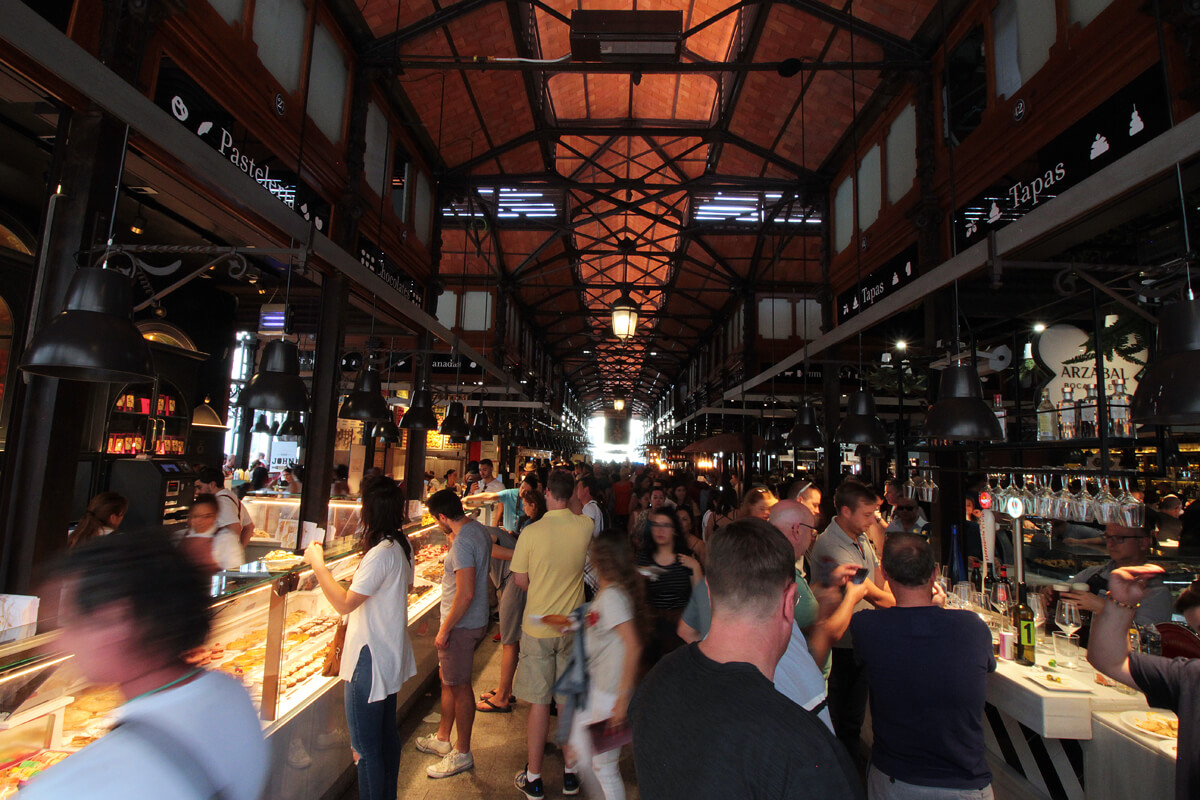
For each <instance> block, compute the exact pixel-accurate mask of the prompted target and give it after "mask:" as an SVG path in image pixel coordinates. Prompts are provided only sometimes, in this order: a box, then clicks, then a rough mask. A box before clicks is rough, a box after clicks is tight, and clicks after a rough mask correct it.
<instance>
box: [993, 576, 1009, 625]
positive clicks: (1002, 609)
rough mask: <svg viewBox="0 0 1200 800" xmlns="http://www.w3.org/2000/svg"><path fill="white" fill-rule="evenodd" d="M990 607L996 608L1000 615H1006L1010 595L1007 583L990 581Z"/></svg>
mask: <svg viewBox="0 0 1200 800" xmlns="http://www.w3.org/2000/svg"><path fill="white" fill-rule="evenodd" d="M989 599H990V600H991V603H992V608H994V609H995V610H996V613H998V614H999V615H1000V616H1002V617H1006V618H1007V617H1008V607H1009V602H1010V601H1011V599H1012V598H1011V597H1010V596H1009V591H1008V584H1006V583H1000V582H999V581H993V582H992V588H991V597H990V598H989Z"/></svg>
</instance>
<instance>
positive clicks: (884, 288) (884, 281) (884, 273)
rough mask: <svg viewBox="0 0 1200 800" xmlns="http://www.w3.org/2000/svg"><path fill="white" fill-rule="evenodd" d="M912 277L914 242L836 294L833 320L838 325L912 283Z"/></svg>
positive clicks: (915, 271)
mask: <svg viewBox="0 0 1200 800" xmlns="http://www.w3.org/2000/svg"><path fill="white" fill-rule="evenodd" d="M916 277H917V246H916V245H915V244H914V245H911V246H909V247H908V248H906V249H905V250H904V251H903V252H901V253H900V254H899V255H896V256H893V257H892V258H891V259H890V260H889V261H888V262H887V263H886V264H884V265H883V266H882V267H880V268H879V269H877V270H875V271H873V272H872V273H871V274H870V275H867V276H866V277H865V278H863V280H862V281H860V282H859V283H858V285H857V286H856V287H854V288H853V289H848V290H846V291H844V292H842V293H841V294H839V295H838V298H837V323H838V324H839V325H841V324H842V323H843V322H845V321H846V320H848V319H850V318H851V317H853V316H855V315H856V314H858V313H860V312H861V311H863V310H864V309H867V308H870V307H871V306H873V305H875V304H876V303H878V302H879V301H880V300H882V299H883V298H885V297H888V296H890V295H892V294H894V293H895V292H897V291H898V290H900V289H901V288H903V287H905V286H907V285H908V284H910V283H912V281H913V279H914V278H916Z"/></svg>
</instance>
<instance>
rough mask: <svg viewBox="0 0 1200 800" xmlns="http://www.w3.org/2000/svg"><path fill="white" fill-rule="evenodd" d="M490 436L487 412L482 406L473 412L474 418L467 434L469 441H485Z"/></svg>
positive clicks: (490, 427) (490, 430)
mask: <svg viewBox="0 0 1200 800" xmlns="http://www.w3.org/2000/svg"><path fill="white" fill-rule="evenodd" d="M491 438H492V426H491V424H490V423H489V421H488V415H487V412H486V411H484V410H483V409H482V408H481V409H479V410H478V411H476V412H475V419H474V420H472V421H471V432H470V433H468V434H467V441H469V442H486V441H490V440H491Z"/></svg>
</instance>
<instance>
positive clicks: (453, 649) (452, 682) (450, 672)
mask: <svg viewBox="0 0 1200 800" xmlns="http://www.w3.org/2000/svg"><path fill="white" fill-rule="evenodd" d="M485 630H486V628H451V629H450V642H449V644H447V645H446V648H445V649H444V650H438V651H437V653H438V670H439V672H440V674H441V678H442V684H443V685H445V686H462V685H463V684H468V685H469V684H470V683H471V671H472V670H473V669H474V666H475V645H477V644H479V640H480V639H482V638H483V632H484V631H485Z"/></svg>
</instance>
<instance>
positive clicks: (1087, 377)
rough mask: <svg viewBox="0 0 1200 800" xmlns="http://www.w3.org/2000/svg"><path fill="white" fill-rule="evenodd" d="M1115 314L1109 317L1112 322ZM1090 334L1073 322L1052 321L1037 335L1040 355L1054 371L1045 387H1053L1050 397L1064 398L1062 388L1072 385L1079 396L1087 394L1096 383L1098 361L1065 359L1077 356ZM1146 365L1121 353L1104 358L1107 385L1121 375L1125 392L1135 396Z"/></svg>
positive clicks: (1144, 353)
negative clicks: (1058, 322) (1069, 323)
mask: <svg viewBox="0 0 1200 800" xmlns="http://www.w3.org/2000/svg"><path fill="white" fill-rule="evenodd" d="M1113 319H1114V318H1110V320H1109V322H1111V321H1112V320H1113ZM1087 341H1088V334H1087V333H1086V332H1084V331H1082V330H1080V329H1079V328H1076V327H1075V326H1074V325H1051V326H1050V327H1049V328H1046V330H1044V331H1042V334H1041V335H1040V336H1039V337H1038V340H1037V347H1036V348H1035V350H1036V352H1037V358H1038V360H1039V361H1040V362H1041V363H1042V366H1044V367H1045V368H1046V369H1048V370H1049V371H1050V372H1052V373H1054V377H1053V378H1051V379H1050V382H1049V383H1047V384H1046V386H1045V387H1044V388H1047V389H1049V390H1050V400H1051V401H1052V402H1054V403H1057V402H1058V401H1059V400H1061V399H1062V392H1063V389H1064V388H1066V387H1068V386H1069V387H1071V389H1072V391H1073V392H1074V395H1075V397H1076V398H1082V397H1084V396H1085V395H1086V394H1087V387H1089V386H1095V385H1096V363H1095V361H1094V360H1091V359H1089V360H1087V361H1083V362H1077V363H1072V364H1068V363H1066V362H1068V361H1072V360H1074V359H1076V358H1078V357H1079V356H1080V355H1082V354H1083V352H1084V351H1085V349H1086V346H1087ZM1148 356H1149V352H1148V351H1147V350H1142V351H1141V352H1139V353H1136V354H1135V357H1136V358H1140V359H1141V360H1142V361H1143V362H1144V361H1146V359H1147V358H1148ZM1142 369H1143V366H1142V365H1141V364H1138V363H1136V362H1134V361H1129V360H1127V359H1125V358H1122V357H1121V356H1119V355H1118V356H1116V357H1115V358H1107V357H1106V358H1105V359H1104V387H1105V389H1106V390H1107V391H1111V389H1112V382H1113V381H1114V380H1117V379H1120V380H1123V381H1125V393H1126V394H1128V395H1130V396H1131V397H1132V396H1133V392H1134V390H1135V389H1137V385H1138V375H1139V374H1141V371H1142Z"/></svg>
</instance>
